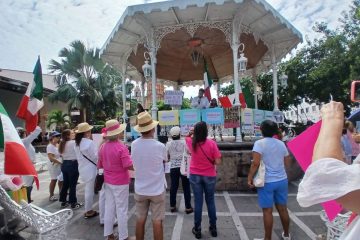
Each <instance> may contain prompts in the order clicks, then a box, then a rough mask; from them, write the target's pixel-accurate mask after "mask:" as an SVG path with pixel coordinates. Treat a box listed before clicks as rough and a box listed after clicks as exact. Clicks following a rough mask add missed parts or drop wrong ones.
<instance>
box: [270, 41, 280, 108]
mask: <svg viewBox="0 0 360 240" xmlns="http://www.w3.org/2000/svg"><path fill="white" fill-rule="evenodd" d="M271 65H272V70H273V90H274V111H279V105H278V78H277V65H276V55H275V44H272V46H271Z"/></svg>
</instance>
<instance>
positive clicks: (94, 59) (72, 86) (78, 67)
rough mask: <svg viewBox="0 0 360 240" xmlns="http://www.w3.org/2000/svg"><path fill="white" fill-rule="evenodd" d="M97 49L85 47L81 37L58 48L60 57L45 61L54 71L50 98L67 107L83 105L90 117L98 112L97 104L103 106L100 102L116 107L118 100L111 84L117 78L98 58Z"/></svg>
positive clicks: (99, 111)
mask: <svg viewBox="0 0 360 240" xmlns="http://www.w3.org/2000/svg"><path fill="white" fill-rule="evenodd" d="M99 53H100V50H99V49H97V48H96V49H93V48H89V49H87V48H86V47H85V45H84V44H83V43H82V42H81V41H73V42H72V43H70V47H69V48H63V49H61V51H60V53H59V57H60V58H61V60H60V61H56V60H51V61H50V64H49V69H50V72H51V73H54V74H56V77H55V82H56V84H57V85H58V89H57V91H56V92H54V93H52V94H50V96H49V99H50V101H52V102H55V101H63V102H66V103H68V104H69V107H70V108H71V107H74V106H76V107H79V108H80V109H82V110H86V109H87V110H88V111H86V113H87V114H86V115H88V117H90V119H92V118H93V117H94V116H97V114H99V113H101V110H100V109H99V108H101V107H102V108H103V107H104V106H103V105H104V104H105V105H106V106H108V107H109V108H108V109H111V108H114V109H116V107H117V102H118V101H115V100H116V95H115V92H114V91H115V90H114V87H113V86H114V85H115V84H117V83H119V82H121V78H120V77H119V74H118V73H117V72H116V71H115V70H113V69H112V68H111V66H109V65H106V64H105V63H104V62H103V61H102V60H101V59H100V57H99ZM109 101H110V103H109ZM113 104H115V105H113ZM109 105H111V106H109ZM102 110H103V111H106V109H104V108H103V109H102ZM100 115H102V114H100Z"/></svg>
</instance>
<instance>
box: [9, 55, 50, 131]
mask: <svg viewBox="0 0 360 240" xmlns="http://www.w3.org/2000/svg"><path fill="white" fill-rule="evenodd" d="M33 74H34V79H33V81H32V82H30V84H29V86H28V88H27V90H26V93H25V95H24V97H23V98H22V100H21V103H20V106H19V109H18V111H17V113H16V116H17V117H18V118H20V119H23V120H25V129H26V132H27V133H31V132H33V131H34V130H35V128H36V126H37V125H38V120H39V119H38V112H39V111H40V109H41V108H42V107H43V106H44V101H43V97H44V88H43V81H42V70H41V63H40V57H39V58H38V60H37V62H36V65H35V68H34V71H33Z"/></svg>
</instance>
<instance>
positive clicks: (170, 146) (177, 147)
mask: <svg viewBox="0 0 360 240" xmlns="http://www.w3.org/2000/svg"><path fill="white" fill-rule="evenodd" d="M184 147H185V140H183V139H179V140H172V141H169V142H167V143H166V151H167V153H168V155H170V168H179V167H180V166H181V161H182V156H183V153H184Z"/></svg>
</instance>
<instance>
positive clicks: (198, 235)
mask: <svg viewBox="0 0 360 240" xmlns="http://www.w3.org/2000/svg"><path fill="white" fill-rule="evenodd" d="M192 233H193V234H194V236H195V238H196V239H200V238H201V229H197V230H196V229H195V227H193V229H192Z"/></svg>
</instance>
